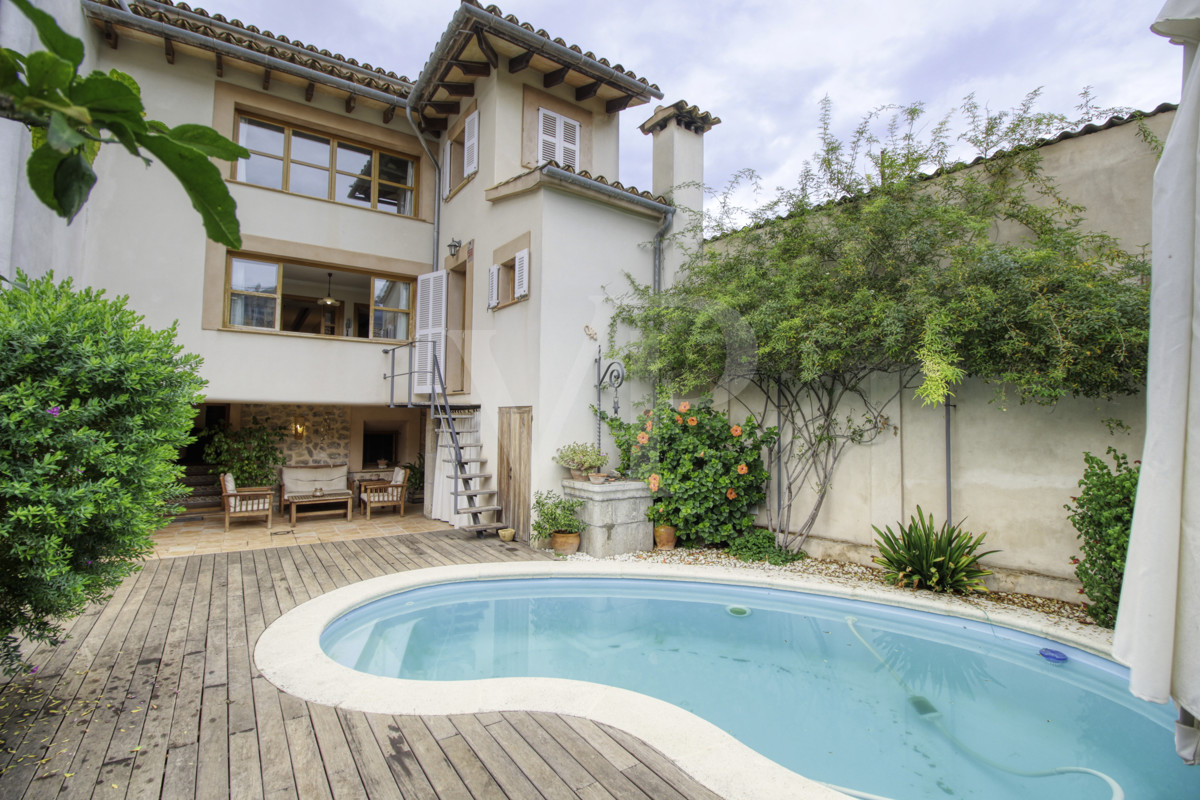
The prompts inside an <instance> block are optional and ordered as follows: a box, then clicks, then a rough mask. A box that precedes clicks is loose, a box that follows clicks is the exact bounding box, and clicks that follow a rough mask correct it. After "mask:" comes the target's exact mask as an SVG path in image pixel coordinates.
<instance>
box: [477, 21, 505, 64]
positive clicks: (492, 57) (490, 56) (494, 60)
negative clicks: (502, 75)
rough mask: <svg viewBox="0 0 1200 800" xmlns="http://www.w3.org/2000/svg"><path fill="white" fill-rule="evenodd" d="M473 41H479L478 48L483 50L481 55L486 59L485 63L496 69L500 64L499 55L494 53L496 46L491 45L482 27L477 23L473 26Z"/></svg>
mask: <svg viewBox="0 0 1200 800" xmlns="http://www.w3.org/2000/svg"><path fill="white" fill-rule="evenodd" d="M475 41H476V42H478V43H479V49H480V50H482V51H483V57H484V58H486V59H487V63H488V64H489V65H491V68H492V69H497V68H498V67H499V66H500V56H498V55H496V48H494V47H492V43H491V42H489V41H488V40H487V36H486V35H485V34H484V32H483V28H481V27H480V26H478V25H476V26H475Z"/></svg>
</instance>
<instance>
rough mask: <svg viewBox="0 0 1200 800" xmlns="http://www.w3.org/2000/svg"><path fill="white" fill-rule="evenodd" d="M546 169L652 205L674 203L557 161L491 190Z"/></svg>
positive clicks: (549, 161)
mask: <svg viewBox="0 0 1200 800" xmlns="http://www.w3.org/2000/svg"><path fill="white" fill-rule="evenodd" d="M546 167H556V168H557V169H561V170H562V171H563V172H570V173H571V174H573V175H578V176H579V177H580V178H583V179H584V180H587V181H591V182H593V183H596V184H598V185H600V186H607V187H609V188H611V189H616V190H617V191H618V192H624V193H625V194H628V195H629V196H631V197H640V198H641V199H643V200H649V201H650V202H652V203H659V204H660V205H664V206H669V205H672V203H671V202H670V201H669V200H667V199H666V198H665V197H663V196H662V195H655V194H654V193H653V192H644V191H642V190H640V189H638V188H637V187H636V186H625V185H624V184H623V183H621V182H620V181H609V180H608V179H607V178H605V177H604V176H602V175H592V174H591V173H590V172H588V171H587V170H586V169H581V170H576V169H575V168H574V167H564V166H563V165H562V164H559V163H558V162H557V161H554V160H548V161H544V162H542V163H541V164H538V165H537V166H536V167H531V168H530V169H527V170H525V171H524V172H521V173H518V174H516V175H514V176H512V177H511V178H508V179H506V180H503V181H500V183H497V184H496V185H495V186H493V187H491V188H493V189H498V188H500V187H502V186H507V185H508V184H510V183H515V182H516V181H519V180H520V179H521V178H524V177H525V176H526V175H532V174H533V173H535V172H545V170H546Z"/></svg>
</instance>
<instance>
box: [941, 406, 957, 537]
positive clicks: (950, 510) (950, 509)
mask: <svg viewBox="0 0 1200 800" xmlns="http://www.w3.org/2000/svg"><path fill="white" fill-rule="evenodd" d="M955 407H956V406H955V405H954V404H952V403H942V408H943V409H944V410H945V412H946V524H947V525H953V524H954V521H953V519H952V517H953V507H952V506H951V504H950V494H951V489H952V488H953V484H952V481H951V478H950V409H952V408H955Z"/></svg>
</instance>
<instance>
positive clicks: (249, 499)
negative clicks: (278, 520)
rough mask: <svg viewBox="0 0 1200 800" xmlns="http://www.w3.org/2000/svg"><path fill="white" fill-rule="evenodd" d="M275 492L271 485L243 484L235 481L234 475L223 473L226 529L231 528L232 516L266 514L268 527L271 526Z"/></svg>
mask: <svg viewBox="0 0 1200 800" xmlns="http://www.w3.org/2000/svg"><path fill="white" fill-rule="evenodd" d="M272 504H273V494H272V492H271V487H269V486H243V487H242V488H241V489H239V488H238V487H237V484H235V483H234V481H233V475H231V474H229V473H227V472H226V473H222V474H221V505H222V507H223V508H224V509H225V530H227V531H228V530H229V518H230V517H261V516H264V515H265V516H266V518H267V528H268V529H270V527H271V506H272Z"/></svg>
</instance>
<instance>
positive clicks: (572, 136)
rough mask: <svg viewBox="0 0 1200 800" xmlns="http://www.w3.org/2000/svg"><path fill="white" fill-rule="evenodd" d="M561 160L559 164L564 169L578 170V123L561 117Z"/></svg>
mask: <svg viewBox="0 0 1200 800" xmlns="http://www.w3.org/2000/svg"><path fill="white" fill-rule="evenodd" d="M559 122H560V124H561V126H562V159H560V161H559V163H560V164H562V165H563V166H564V167H570V168H571V169H579V123H578V122H576V121H575V120H573V119H567V118H566V117H562V118H560V120H559Z"/></svg>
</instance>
